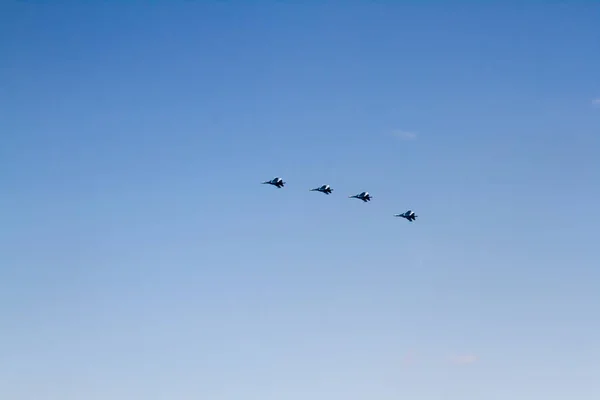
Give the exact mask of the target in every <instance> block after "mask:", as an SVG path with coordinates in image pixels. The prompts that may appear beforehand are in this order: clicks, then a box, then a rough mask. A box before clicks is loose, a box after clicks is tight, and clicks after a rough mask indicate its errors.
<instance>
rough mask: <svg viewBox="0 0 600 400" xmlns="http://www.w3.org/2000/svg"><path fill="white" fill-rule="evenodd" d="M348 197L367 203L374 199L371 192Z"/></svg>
mask: <svg viewBox="0 0 600 400" xmlns="http://www.w3.org/2000/svg"><path fill="white" fill-rule="evenodd" d="M348 197H349V198H354V199H359V200H362V201H364V202H365V203H366V202H367V201H371V199H372V198H373V197H371V195H370V194H369V192H362V193H359V194H355V195H354V196H348Z"/></svg>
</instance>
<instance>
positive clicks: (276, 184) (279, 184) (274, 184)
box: [263, 177, 285, 189]
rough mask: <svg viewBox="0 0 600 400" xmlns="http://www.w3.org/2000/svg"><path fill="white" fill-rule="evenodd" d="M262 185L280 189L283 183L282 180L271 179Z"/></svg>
mask: <svg viewBox="0 0 600 400" xmlns="http://www.w3.org/2000/svg"><path fill="white" fill-rule="evenodd" d="M264 184H268V185H273V186H277V187H278V188H279V189H281V188H282V187H283V186H284V185H285V182H284V181H283V179H281V178H279V177H276V178H273V179H271V180H270V181H265V182H263V185H264Z"/></svg>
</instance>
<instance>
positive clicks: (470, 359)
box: [452, 354, 479, 365]
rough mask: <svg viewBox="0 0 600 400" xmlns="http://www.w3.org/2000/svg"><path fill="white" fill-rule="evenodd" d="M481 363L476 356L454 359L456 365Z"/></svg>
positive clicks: (466, 355) (461, 356)
mask: <svg viewBox="0 0 600 400" xmlns="http://www.w3.org/2000/svg"><path fill="white" fill-rule="evenodd" d="M477 361H479V357H477V356H476V355H474V354H462V355H460V356H456V357H454V358H452V363H453V364H456V365H469V364H474V363H476V362H477Z"/></svg>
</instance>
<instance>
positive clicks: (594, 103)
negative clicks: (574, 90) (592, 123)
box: [592, 97, 600, 107]
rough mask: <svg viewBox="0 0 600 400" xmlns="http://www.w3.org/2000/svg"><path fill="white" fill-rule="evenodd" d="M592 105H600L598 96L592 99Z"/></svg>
mask: <svg viewBox="0 0 600 400" xmlns="http://www.w3.org/2000/svg"><path fill="white" fill-rule="evenodd" d="M592 105H593V106H594V107H600V97H598V98H597V99H594V100H592Z"/></svg>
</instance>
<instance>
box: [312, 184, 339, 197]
mask: <svg viewBox="0 0 600 400" xmlns="http://www.w3.org/2000/svg"><path fill="white" fill-rule="evenodd" d="M310 191H311V192H321V193H325V194H327V195H330V194H331V192H333V189H332V188H331V187H329V185H323V186H321V187H318V188H314V189H310Z"/></svg>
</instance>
